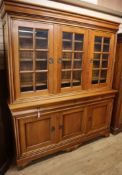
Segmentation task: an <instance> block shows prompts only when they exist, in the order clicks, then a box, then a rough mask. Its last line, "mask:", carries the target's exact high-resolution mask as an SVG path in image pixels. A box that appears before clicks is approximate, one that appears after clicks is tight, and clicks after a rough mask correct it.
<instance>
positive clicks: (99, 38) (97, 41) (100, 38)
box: [95, 36, 102, 44]
mask: <svg viewBox="0 0 122 175" xmlns="http://www.w3.org/2000/svg"><path fill="white" fill-rule="evenodd" d="M95 43H100V44H101V43H102V37H101V36H95Z"/></svg>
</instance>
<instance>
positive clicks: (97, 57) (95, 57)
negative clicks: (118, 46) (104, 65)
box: [93, 53, 101, 60]
mask: <svg viewBox="0 0 122 175" xmlns="http://www.w3.org/2000/svg"><path fill="white" fill-rule="evenodd" d="M100 55H101V54H99V53H94V58H93V59H95V60H99V59H100Z"/></svg>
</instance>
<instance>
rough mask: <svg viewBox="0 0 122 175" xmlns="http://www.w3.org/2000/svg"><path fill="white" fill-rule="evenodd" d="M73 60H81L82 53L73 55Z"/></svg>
mask: <svg viewBox="0 0 122 175" xmlns="http://www.w3.org/2000/svg"><path fill="white" fill-rule="evenodd" d="M74 59H80V60H82V53H74Z"/></svg>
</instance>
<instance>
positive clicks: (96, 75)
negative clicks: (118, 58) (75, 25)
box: [89, 31, 114, 87]
mask: <svg viewBox="0 0 122 175" xmlns="http://www.w3.org/2000/svg"><path fill="white" fill-rule="evenodd" d="M90 36H91V43H93V44H91V45H90V47H91V49H90V60H89V61H90V67H91V69H90V71H91V78H90V81H91V85H92V87H97V86H100V87H103V86H107V85H108V84H109V85H110V81H111V78H112V67H113V62H112V60H113V58H112V57H113V56H114V55H112V53H113V43H114V42H113V40H114V36H113V34H111V33H107V32H106V33H104V32H98V31H95V32H93V31H92V32H90Z"/></svg>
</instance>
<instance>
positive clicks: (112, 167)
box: [5, 133, 122, 175]
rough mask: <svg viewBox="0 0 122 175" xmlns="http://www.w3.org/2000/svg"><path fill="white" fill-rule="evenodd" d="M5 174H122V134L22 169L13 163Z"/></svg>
mask: <svg viewBox="0 0 122 175" xmlns="http://www.w3.org/2000/svg"><path fill="white" fill-rule="evenodd" d="M5 175H122V133H120V134H118V135H116V136H113V135H111V136H110V137H108V138H102V139H99V140H96V141H94V142H92V143H89V144H86V145H84V146H81V147H80V148H78V149H77V150H75V151H72V152H69V153H64V154H58V155H57V156H53V157H51V158H48V159H44V160H43V161H38V162H37V163H34V164H32V165H30V166H28V167H26V168H24V169H23V170H20V171H18V170H17V168H16V167H15V166H12V167H11V168H10V169H9V170H8V172H7V173H6V174H5Z"/></svg>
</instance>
